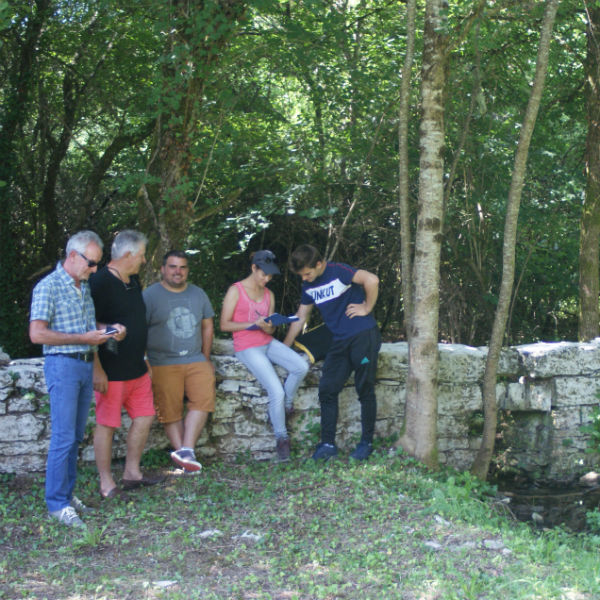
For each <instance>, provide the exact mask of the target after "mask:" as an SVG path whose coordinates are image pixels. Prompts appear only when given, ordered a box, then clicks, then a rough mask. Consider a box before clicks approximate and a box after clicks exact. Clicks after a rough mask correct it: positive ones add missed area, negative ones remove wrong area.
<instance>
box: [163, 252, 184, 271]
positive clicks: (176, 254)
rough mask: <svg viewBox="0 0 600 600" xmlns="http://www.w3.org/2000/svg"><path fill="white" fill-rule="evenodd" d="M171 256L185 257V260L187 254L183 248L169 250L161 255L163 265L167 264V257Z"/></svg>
mask: <svg viewBox="0 0 600 600" xmlns="http://www.w3.org/2000/svg"><path fill="white" fill-rule="evenodd" d="M171 256H175V257H176V258H185V260H187V259H188V256H187V254H186V253H185V252H184V251H183V250H169V251H168V252H167V253H166V254H165V255H164V256H163V262H162V264H163V267H164V266H165V265H166V264H167V261H168V260H169V258H171Z"/></svg>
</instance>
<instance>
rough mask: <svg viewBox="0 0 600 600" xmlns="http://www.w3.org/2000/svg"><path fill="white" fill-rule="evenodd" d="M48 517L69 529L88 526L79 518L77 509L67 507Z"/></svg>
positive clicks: (55, 511)
mask: <svg viewBox="0 0 600 600" xmlns="http://www.w3.org/2000/svg"><path fill="white" fill-rule="evenodd" d="M48 515H50V516H51V517H53V518H54V519H57V520H58V522H59V523H63V525H67V527H83V528H84V529H86V528H87V525H86V524H85V523H84V522H83V521H82V520H81V519H80V518H79V517H78V516H77V513H76V512H75V509H74V508H73V507H72V506H65V507H64V508H61V509H60V510H53V511H52V512H49V513H48Z"/></svg>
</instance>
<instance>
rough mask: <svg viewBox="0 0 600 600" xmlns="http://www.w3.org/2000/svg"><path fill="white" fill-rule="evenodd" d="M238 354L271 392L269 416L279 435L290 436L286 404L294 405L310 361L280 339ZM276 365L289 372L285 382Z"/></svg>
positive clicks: (241, 360) (274, 429)
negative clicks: (286, 423)
mask: <svg viewBox="0 0 600 600" xmlns="http://www.w3.org/2000/svg"><path fill="white" fill-rule="evenodd" d="M235 355H236V357H237V358H238V359H239V360H240V362H241V363H243V364H244V365H245V366H246V368H247V369H248V371H250V373H252V375H254V377H256V379H257V380H258V382H259V383H260V384H261V385H262V386H263V387H264V388H265V390H266V391H267V395H268V397H269V418H270V419H271V424H272V425H273V431H274V432H275V437H278V438H279V437H287V429H286V427H285V407H286V406H288V407H291V406H292V403H293V401H294V396H295V395H296V392H297V391H298V388H299V387H300V384H301V383H302V380H303V379H304V376H305V375H306V373H307V371H308V364H307V362H306V361H305V360H304V359H303V358H302V357H301V356H300V355H299V354H297V353H296V352H295V351H294V350H292V349H291V348H290V347H289V346H286V345H285V344H283V343H282V342H280V341H279V340H271V342H269V343H268V344H265V345H264V346H256V347H255V348H246V350H241V351H240V352H236V353H235ZM274 364H275V365H279V366H281V367H283V368H284V369H285V370H286V371H287V372H288V376H287V378H286V380H285V383H284V384H283V385H281V381H280V380H279V376H278V375H277V373H276V371H275V368H274V367H273V365H274Z"/></svg>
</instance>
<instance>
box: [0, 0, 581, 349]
mask: <svg viewBox="0 0 600 600" xmlns="http://www.w3.org/2000/svg"><path fill="white" fill-rule="evenodd" d="M42 4H43V3H34V4H32V3H24V2H15V3H7V2H1V1H0V57H1V60H0V81H1V82H2V83H1V84H0V99H1V101H2V109H1V110H0V134H2V133H3V132H10V131H13V132H14V133H13V134H11V135H9V136H8V137H9V138H10V139H9V140H8V141H6V140H4V138H2V136H1V135H0V142H2V143H4V142H5V141H6V146H2V155H3V158H4V163H5V166H4V167H0V182H1V183H3V184H4V185H0V209H1V210H0V234H1V235H0V237H2V239H0V245H1V246H2V247H1V248H0V250H2V251H1V252H0V275H1V276H2V278H3V281H4V283H5V288H6V290H7V291H6V297H5V299H4V302H3V303H1V304H0V345H2V346H3V347H4V349H5V350H6V351H8V352H9V354H11V355H12V356H19V355H25V354H33V353H36V352H39V348H32V347H31V345H30V344H29V342H28V340H27V334H26V329H27V312H28V305H29V300H30V291H31V288H32V286H33V285H34V284H35V282H36V281H37V280H38V279H39V277H41V276H42V275H44V274H45V273H46V272H47V271H48V270H49V269H51V268H53V266H54V264H55V262H56V260H57V259H58V258H59V257H60V255H61V253H62V249H63V247H64V242H65V240H66V238H67V236H68V234H70V233H72V232H73V231H75V230H76V229H81V228H84V227H86V228H92V229H95V230H96V231H98V232H99V233H100V235H101V236H102V237H103V239H104V240H105V242H106V243H107V250H108V247H109V243H110V240H111V239H112V235H113V233H114V232H115V231H117V230H119V229H123V228H125V227H142V228H144V230H145V232H146V233H148V234H149V235H150V236H151V237H153V238H159V237H160V232H159V231H158V230H157V226H156V220H155V219H154V218H153V215H152V214H151V211H150V210H149V207H148V206H147V205H146V204H145V203H144V201H143V200H140V198H139V197H138V192H139V190H140V186H141V185H142V184H143V183H144V184H146V186H147V188H148V189H151V190H154V191H156V190H159V191H160V190H162V191H163V192H164V194H163V195H162V196H161V198H162V199H163V203H162V205H161V206H159V207H158V208H157V210H156V215H157V216H158V217H160V218H164V219H165V221H166V222H167V223H168V224H169V227H173V228H176V227H179V228H180V229H181V231H182V232H183V233H182V237H181V242H180V243H181V244H182V245H185V246H186V247H187V248H188V249H191V250H195V251H197V254H196V255H195V258H194V259H193V264H192V265H191V266H192V280H193V281H194V282H196V283H199V284H200V285H202V286H203V287H205V289H206V290H207V292H208V293H209V296H210V297H211V300H212V301H213V304H214V305H215V306H216V307H218V305H219V303H220V301H221V299H222V296H223V294H224V293H225V290H226V289H227V286H228V285H229V284H230V283H231V282H232V281H233V279H235V278H239V277H241V276H242V275H243V274H244V273H245V272H246V270H247V268H248V253H249V252H250V251H252V250H254V249H256V248H259V247H267V246H269V247H271V248H272V249H273V250H274V251H275V252H276V254H277V255H278V256H279V257H280V260H281V262H282V263H285V261H286V258H287V256H288V255H289V253H290V251H291V250H292V249H293V247H294V246H295V245H297V244H299V243H303V242H307V241H309V242H312V243H314V244H316V245H318V246H320V247H322V248H323V249H325V248H326V247H327V246H328V244H329V247H331V245H332V243H333V242H334V241H336V240H339V249H338V252H337V255H336V257H335V258H336V259H338V260H343V261H344V262H348V263H351V264H355V265H358V266H360V267H363V268H366V269H368V270H371V271H373V272H375V273H377V274H378V275H379V277H380V280H381V293H380V297H379V300H378V303H377V306H376V316H377V318H378V321H379V322H380V324H381V326H382V329H383V331H384V335H385V336H386V338H387V339H399V338H402V337H403V326H402V319H403V311H402V296H401V290H400V281H401V277H402V276H403V274H402V273H401V270H400V246H399V244H400V239H399V211H398V207H397V197H396V193H397V172H398V167H397V161H398V156H397V147H398V141H397V135H398V134H397V129H398V123H397V116H396V114H397V104H398V94H399V89H400V84H401V81H400V73H401V70H402V63H403V59H404V54H405V50H406V48H405V40H406V23H405V9H406V7H405V5H404V4H402V3H400V4H398V3H394V2H375V1H374V0H364V1H361V2H353V3H339V2H337V3H336V2H334V3H332V2H328V1H325V0H316V1H311V2H300V3H299V2H296V3H285V2H278V1H276V0H261V1H258V2H251V3H245V2H241V1H240V2H218V1H216V0H211V1H210V2H197V3H194V2H192V3H191V4H188V5H185V6H186V7H189V10H187V11H184V10H183V8H182V7H183V6H184V5H182V4H178V3H175V4H172V3H166V4H165V3H162V4H161V3H151V4H148V3H145V2H139V1H137V0H135V1H133V2H129V3H126V4H123V3H122V2H116V1H115V0H89V1H86V2H76V3H73V2H66V1H65V0H58V1H57V2H53V3H52V9H53V10H48V11H46V12H43V11H42V12H40V13H39V14H38V13H36V7H38V5H39V6H41V5H42ZM488 8H489V10H490V11H491V12H490V14H486V15H485V16H484V18H483V19H481V21H480V22H479V23H478V26H477V27H474V28H473V29H472V30H471V33H470V34H469V35H468V36H466V37H465V38H464V39H462V38H461V39H460V42H459V43H458V42H457V47H456V49H455V51H454V52H452V55H451V60H450V62H449V65H448V82H449V84H448V90H447V95H446V97H445V98H444V103H445V111H446V121H445V126H446V139H445V156H444V159H445V164H446V167H447V171H448V177H449V176H450V168H451V166H452V165H453V164H454V161H455V160H456V168H455V170H454V171H453V178H452V181H450V180H449V179H448V180H447V182H446V185H447V187H448V189H447V190H446V191H447V202H446V217H445V233H444V241H443V253H442V267H441V289H440V299H441V313H440V337H441V338H442V339H444V340H449V341H453V342H462V343H468V344H485V343H487V339H488V336H489V332H490V330H491V324H492V319H493V310H494V307H495V304H496V298H497V293H498V285H499V281H500V275H501V273H500V268H501V260H500V257H501V252H502V236H501V231H502V229H503V221H504V204H505V201H506V198H507V194H508V185H509V182H510V175H511V168H512V160H513V153H514V149H515V146H516V142H517V140H518V135H519V124H520V122H521V115H522V113H523V111H524V108H525V105H526V102H527V98H528V94H529V86H530V81H531V77H532V73H533V68H534V64H535V53H536V50H537V48H536V45H537V34H536V32H537V31H538V28H539V18H540V14H541V12H540V11H541V9H542V6H541V4H540V3H522V4H519V5H516V4H514V3H513V4H511V5H510V6H508V5H507V6H506V7H502V6H499V5H495V6H493V7H492V6H491V5H490V6H489V7H488ZM472 9H473V5H472V3H468V2H458V3H452V5H448V8H447V22H448V35H449V37H450V39H451V41H457V40H458V35H460V31H461V29H462V27H463V25H464V21H465V19H467V18H468V17H469V15H470V14H471V11H472ZM228 11H234V12H235V14H232V13H231V12H228ZM419 11H422V6H420V7H419ZM36 18H39V19H40V29H39V32H38V36H39V37H38V38H37V39H36V40H34V41H35V43H32V45H31V54H30V55H28V58H29V59H30V63H29V64H28V68H27V69H26V71H25V72H24V73H21V72H20V71H19V69H20V65H21V64H23V63H22V61H23V58H24V56H25V54H26V52H25V51H26V50H27V46H26V44H25V41H26V40H27V39H28V37H27V36H28V34H31V35H33V33H32V32H33V29H34V28H33V25H34V24H35V23H36ZM417 21H418V24H417V40H416V62H415V65H414V73H413V78H412V82H413V88H412V91H411V111H410V122H409V124H408V126H409V127H408V128H409V148H410V155H409V162H410V164H409V169H410V193H411V199H412V211H413V216H416V213H417V198H418V186H417V181H418V159H419V140H418V126H419V111H420V106H419V85H420V76H419V69H420V66H421V65H420V56H421V45H422V40H421V36H422V32H421V25H422V23H421V21H422V13H420V14H419V16H418V19H417ZM234 32H235V33H234ZM585 44H586V39H585V22H584V16H583V12H582V11H579V9H577V8H576V7H575V6H574V5H573V3H571V2H566V3H561V9H560V12H559V15H558V18H557V22H556V28H555V43H554V44H553V46H552V55H551V64H550V68H549V73H548V82H547V86H546V90H545V93H544V98H543V101H542V102H543V106H542V109H541V111H540V115H539V118H538V122H537V125H536V130H535V135H534V138H533V140H532V145H531V150H530V160H529V165H528V172H527V179H526V184H525V189H524V195H523V200H522V210H521V217H520V235H519V239H518V251H517V265H516V285H515V295H514V301H513V305H512V310H511V318H510V323H509V328H508V333H507V341H508V342H509V343H519V342H525V341H535V340H540V339H544V340H557V339H565V338H568V339H574V338H575V336H576V321H577V285H578V279H577V263H578V258H577V256H578V244H577V240H578V232H579V218H580V207H581V199H582V194H583V189H584V177H585V173H584V163H583V154H584V144H585V131H586V128H587V123H586V122H585V114H584V103H583V97H582V87H583V86H582V82H583V67H582V61H583V57H584V56H585ZM17 81H20V82H21V83H19V85H17V84H16V83H15V82H17ZM19 94H21V95H19ZM13 126H14V129H11V128H12V127H13ZM167 133H169V134H170V133H172V134H173V140H172V141H173V143H174V146H173V147H174V148H175V150H174V151H173V155H172V156H173V157H175V159H177V160H179V161H180V163H178V170H176V173H175V175H173V173H171V174H168V173H167V171H166V170H163V171H161V170H160V169H157V170H156V171H155V170H154V169H155V168H157V165H158V164H159V163H160V160H159V158H161V156H162V155H160V153H159V152H157V148H159V147H160V144H159V140H158V138H160V136H163V138H164V136H165V135H166V134H167ZM464 133H466V135H465V136H464V140H463V134H464ZM157 136H158V137H157ZM163 141H164V139H163ZM159 155H160V156H159ZM165 164H166V165H169V164H170V163H169V160H166V161H165ZM3 169H4V170H3ZM5 171H6V172H5ZM163 188H164V189H163ZM355 202H356V203H355ZM354 203H355V204H354ZM351 206H352V207H353V209H352V211H353V212H352V214H351V215H350V218H349V219H348V222H347V223H346V225H345V227H344V228H342V223H343V222H344V219H345V218H346V216H347V215H348V211H349V210H350V207H351ZM178 242H179V239H178ZM155 276H156V274H155V273H148V274H147V279H153V278H154V277H155ZM273 286H274V289H275V292H276V295H277V299H278V302H281V303H282V307H281V308H282V310H285V311H292V310H294V309H295V305H296V304H297V300H298V297H299V296H298V287H299V286H298V281H297V278H295V277H294V276H292V275H290V274H289V273H288V272H287V271H284V273H283V277H281V278H279V280H278V281H277V280H276V281H275V282H274V283H273Z"/></svg>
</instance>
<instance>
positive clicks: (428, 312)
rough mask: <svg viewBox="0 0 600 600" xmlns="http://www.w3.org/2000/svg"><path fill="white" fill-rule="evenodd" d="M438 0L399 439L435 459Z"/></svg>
mask: <svg viewBox="0 0 600 600" xmlns="http://www.w3.org/2000/svg"><path fill="white" fill-rule="evenodd" d="M443 15H444V9H443V1H442V0H428V1H427V3H426V8H425V31H424V40H423V45H424V47H423V68H422V83H421V99H422V106H423V115H422V120H421V126H420V174H419V206H418V214H417V229H416V236H415V259H414V269H413V283H414V285H413V307H412V309H413V313H412V321H411V323H410V326H409V328H410V331H409V333H408V336H409V340H410V341H409V352H408V379H407V386H406V410H405V423H404V433H403V434H402V436H401V437H400V440H399V443H400V445H401V446H402V447H403V448H404V449H405V450H406V451H407V452H408V453H409V454H411V455H413V456H414V457H415V458H417V459H418V460H421V461H422V462H424V463H425V464H426V465H429V466H431V467H435V466H436V465H437V440H436V436H437V371H438V346H437V342H438V316H439V281H440V269H439V267H440V253H441V243H442V227H443V195H444V188H443V168H444V162H443V158H442V153H443V148H444V92H445V85H446V72H445V69H446V49H447V43H446V35H447V34H446V33H445V27H444V21H445V18H444V16H443Z"/></svg>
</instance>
